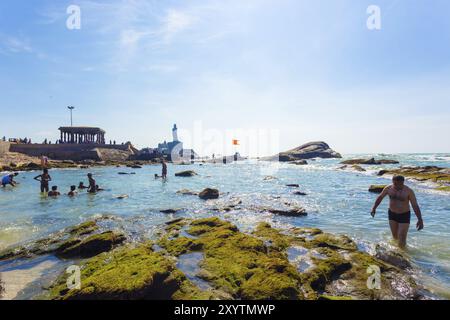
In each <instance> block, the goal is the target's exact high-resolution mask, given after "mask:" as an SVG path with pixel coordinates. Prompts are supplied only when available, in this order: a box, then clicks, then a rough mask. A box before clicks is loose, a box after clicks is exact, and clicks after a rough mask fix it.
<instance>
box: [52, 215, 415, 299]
mask: <svg viewBox="0 0 450 320" xmlns="http://www.w3.org/2000/svg"><path fill="white" fill-rule="evenodd" d="M105 234H108V236H110V235H111V234H112V232H111V231H110V232H106V233H103V234H94V235H92V236H88V237H85V238H83V240H80V239H77V238H74V239H72V240H68V241H67V242H66V244H65V246H64V250H67V249H70V248H73V247H77V246H79V245H80V244H81V243H83V241H87V240H88V239H90V238H92V237H96V236H102V235H105ZM155 246H156V249H155V250H156V251H155V250H153V249H152V248H154V247H155ZM292 249H296V250H292ZM70 250H72V249H70ZM378 252H380V253H382V254H380V255H379V257H381V258H383V259H384V260H386V261H391V262H392V261H393V262H392V263H394V264H395V265H393V264H391V263H389V262H386V261H383V260H381V259H378V258H376V257H373V256H371V255H369V254H367V253H364V252H361V251H359V250H358V248H357V245H356V244H355V243H354V242H353V241H352V240H351V239H350V238H348V237H347V236H344V235H333V234H329V233H325V232H323V231H322V230H320V229H317V228H298V227H296V228H291V229H288V230H278V229H275V228H273V227H272V226H271V225H269V224H268V223H260V224H259V225H258V226H257V228H256V229H255V230H254V232H253V233H251V234H246V233H243V232H241V231H239V229H238V228H237V227H236V226H235V225H233V224H232V223H230V222H227V221H223V220H221V219H219V218H216V217H211V218H204V219H197V220H192V219H182V218H179V219H175V220H172V221H169V222H167V223H166V226H165V234H163V235H162V236H161V237H160V239H159V240H158V241H157V242H156V243H140V244H134V245H133V246H132V245H130V244H128V245H122V246H120V247H118V248H115V249H113V250H111V251H108V252H104V253H100V254H97V255H95V256H94V257H92V258H89V259H87V260H84V261H82V262H81V263H80V266H81V277H82V279H83V280H82V281H83V282H82V283H83V285H82V287H81V289H80V290H76V289H72V290H69V289H68V288H67V285H66V279H67V275H66V274H62V275H61V276H60V277H59V279H58V281H56V282H55V283H54V284H53V285H52V286H51V288H50V290H49V293H48V298H50V299H82V300H87V299H181V300H183V299H189V300H192V299H248V300H256V299H258V300H259V299H260V300H265V299H273V300H283V299H313V300H314V299H327V300H347V299H417V298H420V297H421V295H420V290H419V288H418V286H417V285H416V283H415V282H414V280H413V279H412V277H411V276H409V274H408V273H407V272H406V271H403V270H402V268H403V267H405V266H406V265H405V264H403V261H402V260H401V259H399V257H398V256H397V255H392V254H389V253H387V252H385V251H382V250H378ZM193 253H201V254H199V255H198V259H199V260H198V268H199V270H196V271H195V272H196V274H194V275H193V274H190V276H189V277H190V278H189V279H188V277H187V276H186V274H184V273H183V271H184V270H183V265H182V264H177V260H178V261H180V260H181V259H182V258H184V257H186V254H193ZM295 255H296V256H295ZM77 256H82V253H81V252H77ZM392 259H394V260H392ZM303 260H307V261H308V266H307V267H306V268H302V267H301V266H300V264H299V261H303ZM396 261H397V262H401V263H397V262H396ZM368 268H379V270H380V273H381V280H380V282H381V289H380V290H374V289H370V288H369V287H368V285H367V280H368V276H369V275H368V273H367V272H368V271H367V270H368ZM192 277H194V278H192ZM195 278H197V279H200V280H201V281H205V282H206V283H207V284H208V286H206V287H207V289H205V288H204V287H203V286H201V287H197V285H196V283H197V282H196V281H194V280H195ZM201 288H203V289H201Z"/></svg>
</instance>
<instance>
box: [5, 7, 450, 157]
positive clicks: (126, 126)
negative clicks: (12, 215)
mask: <svg viewBox="0 0 450 320" xmlns="http://www.w3.org/2000/svg"><path fill="white" fill-rule="evenodd" d="M72 4H75V5H78V6H79V7H80V8H81V29H80V30H69V29H67V27H66V20H67V18H68V14H67V13H66V9H67V7H68V6H69V5H72ZM372 4H374V5H378V6H379V7H380V9H381V19H382V20H381V21H382V28H381V30H377V31H373V30H372V31H371V30H368V29H367V27H366V20H367V19H368V14H367V12H366V10H367V7H368V6H369V5H372ZM449 15H450V2H449V1H447V0H430V1H419V0H397V1H395V0H390V1H382V0H371V1H365V0H360V1H354V0H336V1H330V0H315V1H312V0H309V1H303V0H246V1H242V0H230V1H209V0H202V1H188V0H185V1H151V0H148V1H143V0H142V1H141V0H134V1H119V0H106V1H100V0H82V1H75V0H71V1H47V0H35V1H28V0H14V1H13V0H3V1H1V2H0V111H1V114H0V117H1V125H0V136H3V135H6V136H7V137H25V136H27V137H31V138H32V139H33V140H34V141H42V140H43V139H44V138H45V137H47V138H49V139H51V140H54V139H56V138H57V137H58V132H57V128H58V127H59V126H60V125H67V124H68V123H69V121H70V120H69V113H68V111H67V109H66V106H67V105H74V106H75V107H76V110H75V113H74V122H75V125H91V126H100V127H102V128H104V129H105V130H106V131H107V137H106V138H107V140H109V139H113V140H114V139H115V140H117V141H125V140H131V141H132V142H133V143H135V144H136V145H137V146H139V147H145V146H155V145H156V144H157V143H158V142H160V141H162V140H164V139H168V140H170V133H171V132H170V129H171V127H172V125H173V123H175V122H176V123H177V124H178V126H179V127H180V131H181V132H180V138H181V139H182V140H183V141H185V142H186V144H187V146H193V147H194V148H197V149H202V148H204V149H205V146H204V145H205V144H208V146H207V147H206V151H205V150H202V151H205V152H214V151H215V152H220V151H221V150H223V146H222V145H221V144H225V145H229V144H230V140H229V137H234V138H237V139H241V140H242V144H243V146H242V148H244V149H245V148H248V145H249V144H250V143H251V141H252V140H251V139H252V138H249V136H252V135H253V136H254V132H263V133H267V132H271V133H270V134H269V135H272V140H271V141H273V140H274V139H275V140H277V142H276V143H274V142H269V140H267V139H268V138H267V139H266V138H264V137H263V138H261V139H259V140H258V142H257V143H258V144H260V145H264V144H269V143H270V144H271V145H272V149H275V150H276V149H279V150H286V149H289V148H292V147H295V146H298V145H300V144H303V143H305V142H308V141H314V140H324V141H326V142H328V143H329V144H330V145H331V146H332V147H333V148H334V149H336V150H337V151H340V152H342V153H358V152H385V153H394V152H450V139H449V123H450V107H449V106H450V94H449V92H450V90H449V88H450V59H449V56H450V19H449V18H448V17H449ZM199 126H201V127H202V128H203V129H202V130H203V131H200V133H201V135H202V139H200V140H201V141H199V139H198V137H197V138H195V134H194V133H193V132H194V131H195V128H198V127H199ZM230 131H231V133H230ZM221 134H222V136H221ZM214 135H217V136H218V138H217V140H214V138H212V137H210V136H214ZM262 136H264V134H263V135H262ZM253 138H254V137H253ZM266 140H267V141H266ZM227 148H228V146H227ZM267 152H269V153H270V152H272V151H267ZM262 153H264V152H262Z"/></svg>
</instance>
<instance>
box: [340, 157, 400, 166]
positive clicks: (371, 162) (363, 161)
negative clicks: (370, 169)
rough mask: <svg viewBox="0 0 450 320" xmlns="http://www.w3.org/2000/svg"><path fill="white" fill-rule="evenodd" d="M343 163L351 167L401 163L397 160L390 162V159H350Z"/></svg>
mask: <svg viewBox="0 0 450 320" xmlns="http://www.w3.org/2000/svg"><path fill="white" fill-rule="evenodd" d="M341 163H342V164H350V165H356V164H366V165H380V164H398V163H400V162H398V161H397V160H388V159H380V160H375V158H370V159H350V160H345V161H342V162H341Z"/></svg>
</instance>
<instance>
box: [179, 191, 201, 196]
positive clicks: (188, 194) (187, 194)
mask: <svg viewBox="0 0 450 320" xmlns="http://www.w3.org/2000/svg"><path fill="white" fill-rule="evenodd" d="M177 194H182V195H185V196H198V192H195V191H191V190H189V189H181V190H178V191H177Z"/></svg>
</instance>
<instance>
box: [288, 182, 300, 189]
mask: <svg viewBox="0 0 450 320" xmlns="http://www.w3.org/2000/svg"><path fill="white" fill-rule="evenodd" d="M286 187H289V188H300V185H299V184H296V183H292V184H287V185H286Z"/></svg>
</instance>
